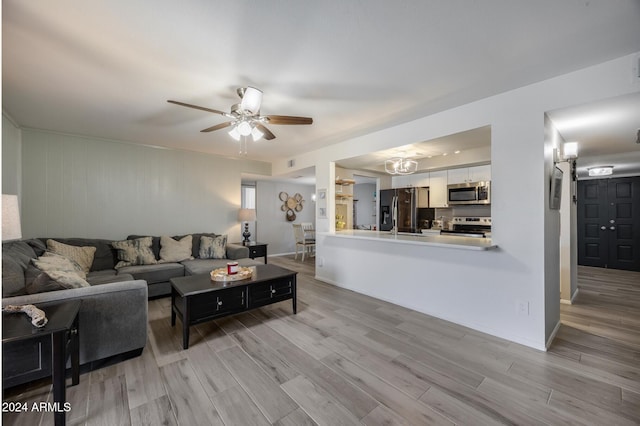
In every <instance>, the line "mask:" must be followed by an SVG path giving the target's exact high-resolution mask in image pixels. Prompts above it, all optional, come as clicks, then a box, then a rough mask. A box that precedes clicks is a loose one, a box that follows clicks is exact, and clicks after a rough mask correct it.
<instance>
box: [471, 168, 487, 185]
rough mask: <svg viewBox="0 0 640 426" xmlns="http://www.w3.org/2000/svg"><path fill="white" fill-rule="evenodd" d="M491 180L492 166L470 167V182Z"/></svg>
mask: <svg viewBox="0 0 640 426" xmlns="http://www.w3.org/2000/svg"><path fill="white" fill-rule="evenodd" d="M490 180H491V164H486V165H484V166H475V167H469V181H470V182H486V181H490Z"/></svg>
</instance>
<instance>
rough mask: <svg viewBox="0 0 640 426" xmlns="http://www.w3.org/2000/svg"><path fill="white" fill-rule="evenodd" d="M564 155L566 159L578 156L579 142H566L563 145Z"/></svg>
mask: <svg viewBox="0 0 640 426" xmlns="http://www.w3.org/2000/svg"><path fill="white" fill-rule="evenodd" d="M562 151H563V153H562V155H563V157H564V159H565V160H573V159H574V158H578V142H565V144H564V145H563V146H562Z"/></svg>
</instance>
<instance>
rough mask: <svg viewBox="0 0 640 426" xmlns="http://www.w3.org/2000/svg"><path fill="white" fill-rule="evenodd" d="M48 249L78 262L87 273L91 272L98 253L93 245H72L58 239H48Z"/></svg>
mask: <svg viewBox="0 0 640 426" xmlns="http://www.w3.org/2000/svg"><path fill="white" fill-rule="evenodd" d="M47 249H48V250H49V251H51V252H53V253H56V254H59V255H61V256H64V257H66V258H68V259H71V260H73V261H74V262H76V263H77V264H78V265H80V267H81V268H82V270H84V272H85V273H87V272H89V270H90V269H91V265H92V264H93V258H94V256H95V254H96V248H95V247H92V246H83V247H79V246H72V245H68V244H64V243H61V242H59V241H56V240H52V239H49V240H47Z"/></svg>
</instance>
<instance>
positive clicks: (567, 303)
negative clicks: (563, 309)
mask: <svg viewBox="0 0 640 426" xmlns="http://www.w3.org/2000/svg"><path fill="white" fill-rule="evenodd" d="M579 291H580V289H579V288H576V291H574V292H573V295H572V296H571V299H570V300H567V299H560V303H562V304H563V305H573V302H574V300H576V296H577V295H578V292H579Z"/></svg>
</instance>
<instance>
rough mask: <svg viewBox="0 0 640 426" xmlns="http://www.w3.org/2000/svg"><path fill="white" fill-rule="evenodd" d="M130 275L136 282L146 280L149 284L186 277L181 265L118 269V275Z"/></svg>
mask: <svg viewBox="0 0 640 426" xmlns="http://www.w3.org/2000/svg"><path fill="white" fill-rule="evenodd" d="M120 274H130V275H133V277H134V278H135V279H136V280H145V281H146V282H147V284H154V283H160V282H163V281H169V279H171V278H175V277H182V276H184V266H182V265H181V264H179V263H158V264H156V265H132V266H125V267H122V268H120V269H118V275H120Z"/></svg>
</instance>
